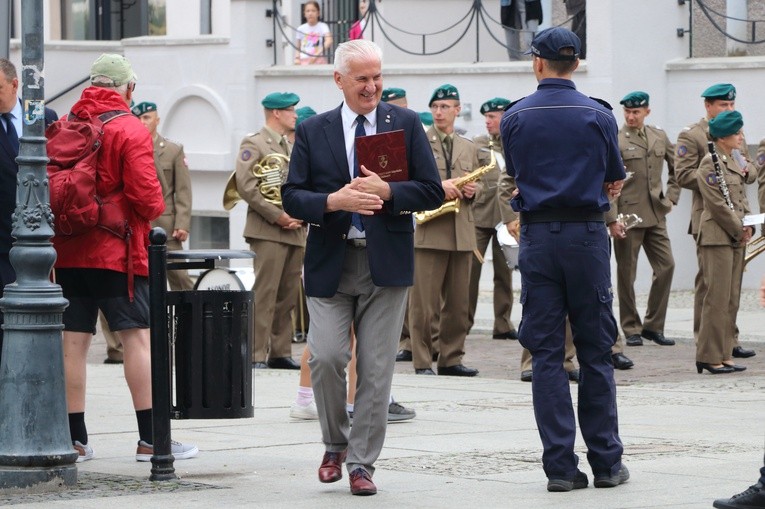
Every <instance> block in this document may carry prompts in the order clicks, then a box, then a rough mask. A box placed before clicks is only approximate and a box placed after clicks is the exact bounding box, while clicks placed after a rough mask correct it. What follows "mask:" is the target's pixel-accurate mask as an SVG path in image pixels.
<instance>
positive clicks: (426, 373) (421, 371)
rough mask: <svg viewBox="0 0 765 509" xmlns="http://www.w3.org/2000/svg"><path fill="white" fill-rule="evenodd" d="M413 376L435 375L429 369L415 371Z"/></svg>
mask: <svg viewBox="0 0 765 509" xmlns="http://www.w3.org/2000/svg"><path fill="white" fill-rule="evenodd" d="M414 374H415V375H435V374H436V372H435V371H433V370H432V369H430V368H425V369H415V370H414Z"/></svg>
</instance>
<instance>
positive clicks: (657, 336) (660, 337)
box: [640, 329, 675, 346]
mask: <svg viewBox="0 0 765 509" xmlns="http://www.w3.org/2000/svg"><path fill="white" fill-rule="evenodd" d="M640 335H641V336H643V337H644V338H646V339H650V340H651V341H653V342H654V343H656V344H657V345H661V346H672V345H674V344H675V340H674V339H667V338H665V337H664V334H662V333H661V332H654V331H652V330H648V329H643V331H642V332H641V333H640Z"/></svg>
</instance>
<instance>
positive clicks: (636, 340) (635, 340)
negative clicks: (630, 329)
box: [626, 334, 643, 346]
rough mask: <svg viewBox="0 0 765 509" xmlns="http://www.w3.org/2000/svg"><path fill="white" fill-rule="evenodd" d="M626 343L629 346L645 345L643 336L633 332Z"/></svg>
mask: <svg viewBox="0 0 765 509" xmlns="http://www.w3.org/2000/svg"><path fill="white" fill-rule="evenodd" d="M626 343H627V346H643V338H641V337H640V334H633V335H632V336H629V337H627V341H626Z"/></svg>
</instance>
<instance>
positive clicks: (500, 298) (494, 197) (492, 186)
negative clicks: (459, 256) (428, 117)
mask: <svg viewBox="0 0 765 509" xmlns="http://www.w3.org/2000/svg"><path fill="white" fill-rule="evenodd" d="M473 141H474V143H475V145H476V148H477V149H478V163H479V164H480V165H481V166H486V165H488V164H489V163H490V160H491V154H490V153H489V141H491V142H492V148H493V150H494V152H495V155H498V157H497V169H496V170H494V171H491V172H489V173H487V174H485V175H483V176H482V177H481V180H480V182H481V194H480V196H479V197H477V198H476V199H475V200H474V201H473V216H474V218H475V237H476V244H477V248H478V252H479V253H481V254H484V253H486V248H487V246H488V245H489V242H491V253H492V266H493V268H494V327H493V333H494V334H503V333H506V332H510V331H511V330H515V327H514V326H513V323H512V321H511V320H510V313H511V312H512V310H513V282H512V272H511V271H510V268H509V267H508V266H507V263H505V257H504V256H503V255H502V249H501V248H500V247H499V241H498V240H497V230H496V229H495V227H496V226H497V223H499V222H500V221H501V215H500V211H499V198H498V194H497V190H498V185H499V179H500V176H501V174H502V173H506V172H505V164H504V156H503V155H502V141H501V140H500V139H499V136H495V137H491V138H490V137H489V136H488V135H482V136H477V137H475V138H474V139H473ZM472 263H473V266H472V268H471V270H470V308H469V311H468V323H469V325H470V327H472V326H473V322H474V321H475V310H476V307H477V305H478V290H479V288H478V286H479V281H480V279H481V262H480V261H479V260H478V258H477V257H473V262H472Z"/></svg>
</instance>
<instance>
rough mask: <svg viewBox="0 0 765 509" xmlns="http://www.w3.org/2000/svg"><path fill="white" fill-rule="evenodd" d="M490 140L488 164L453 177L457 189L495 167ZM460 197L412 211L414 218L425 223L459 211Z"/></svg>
mask: <svg viewBox="0 0 765 509" xmlns="http://www.w3.org/2000/svg"><path fill="white" fill-rule="evenodd" d="M492 145H493V144H492V142H491V141H490V142H489V153H490V154H491V160H490V161H489V164H487V165H486V166H481V167H480V168H478V169H476V170H473V171H471V172H470V173H468V174H467V175H465V176H463V177H460V178H458V179H455V181H454V185H455V186H456V187H457V189H462V187H463V186H464V185H465V184H469V183H471V182H475V181H476V180H478V179H479V178H481V177H482V176H483V175H485V174H487V173H489V172H490V171H492V170H494V169H495V168H496V167H497V158H496V157H495V156H494V149H493V147H492ZM460 201H461V200H460V199H459V198H455V199H453V200H448V201H445V202H444V203H443V205H441V206H440V207H438V208H437V209H433V210H425V211H423V212H415V213H414V219H415V221H416V222H417V224H423V223H427V222H428V221H430V220H431V219H435V218H437V217H438V216H443V215H444V214H450V213H452V212H454V213H455V214H459V213H460Z"/></svg>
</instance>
